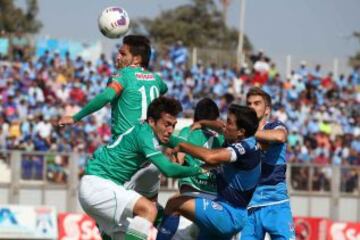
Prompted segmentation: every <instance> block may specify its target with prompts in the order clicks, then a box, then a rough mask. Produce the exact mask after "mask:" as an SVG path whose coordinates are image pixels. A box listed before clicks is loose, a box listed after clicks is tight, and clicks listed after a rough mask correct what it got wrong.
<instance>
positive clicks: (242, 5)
mask: <svg viewBox="0 0 360 240" xmlns="http://www.w3.org/2000/svg"><path fill="white" fill-rule="evenodd" d="M244 20H245V0H240V23H239V39H238V48H237V56H236V61H237V66H239V67H241V66H242V65H243V60H244V57H243V55H244V53H243V50H244V49H243V48H244Z"/></svg>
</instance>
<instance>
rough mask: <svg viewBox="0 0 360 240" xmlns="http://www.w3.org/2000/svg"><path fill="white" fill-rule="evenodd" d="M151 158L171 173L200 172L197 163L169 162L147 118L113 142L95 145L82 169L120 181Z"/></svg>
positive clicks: (119, 182) (174, 174)
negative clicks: (195, 165) (193, 164)
mask: <svg viewBox="0 0 360 240" xmlns="http://www.w3.org/2000/svg"><path fill="white" fill-rule="evenodd" d="M150 162H153V163H154V164H155V165H156V167H158V168H159V170H160V171H161V172H162V173H164V174H165V175H168V176H170V177H187V176H193V175H198V174H199V173H201V168H199V167H194V166H191V167H186V166H181V165H178V164H174V163H171V162H170V160H169V159H167V158H166V157H165V156H164V154H163V153H162V152H161V150H160V144H159V142H158V139H157V138H156V136H155V133H154V131H153V129H152V128H151V126H150V125H149V124H148V123H147V122H140V123H137V124H135V125H134V126H133V127H131V128H129V129H128V130H126V131H125V132H124V133H123V134H121V135H119V136H118V137H117V138H116V139H114V141H113V142H112V143H110V144H108V145H105V146H102V147H100V148H98V149H97V150H96V151H95V152H94V154H93V157H92V158H91V159H90V160H89V161H88V162H87V164H86V168H85V173H86V174H88V175H95V176H99V177H102V178H105V179H109V180H111V181H113V182H115V183H117V184H120V185H123V184H124V183H125V182H128V181H129V180H130V179H131V177H132V176H133V175H134V174H135V173H136V172H137V171H138V170H139V169H141V168H142V167H145V166H147V165H148V164H149V163H150Z"/></svg>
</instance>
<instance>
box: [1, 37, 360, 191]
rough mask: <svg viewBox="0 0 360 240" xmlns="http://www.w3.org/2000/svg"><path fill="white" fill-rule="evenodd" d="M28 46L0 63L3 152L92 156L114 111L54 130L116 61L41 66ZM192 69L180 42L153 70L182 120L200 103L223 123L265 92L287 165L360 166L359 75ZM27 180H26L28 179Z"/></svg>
mask: <svg viewBox="0 0 360 240" xmlns="http://www.w3.org/2000/svg"><path fill="white" fill-rule="evenodd" d="M19 42H20V43H21V41H19ZM23 44H24V43H21V44H18V46H17V48H16V49H15V50H14V51H13V54H11V55H12V56H11V58H7V57H6V56H5V57H3V60H2V61H1V62H0V103H1V105H0V150H6V149H7V150H11V149H21V150H26V151H53V152H71V151H75V152H78V153H80V154H81V153H84V154H90V153H92V152H93V151H94V150H95V148H96V147H97V146H99V145H100V144H102V143H105V142H107V141H108V140H109V139H110V129H109V125H108V123H109V120H110V109H109V107H105V108H103V109H102V110H100V111H98V112H97V113H95V114H93V115H92V116H89V117H87V118H85V119H84V120H83V121H80V122H79V123H77V124H76V125H74V126H73V127H68V128H57V127H56V126H55V123H56V122H57V120H58V119H59V117H60V116H64V115H72V114H74V113H76V112H77V111H78V110H79V109H81V107H82V106H84V104H86V103H87V102H88V101H89V100H90V99H92V98H93V97H94V96H95V95H96V94H98V93H99V92H100V91H101V90H102V89H104V88H105V87H106V83H107V82H108V80H109V78H110V77H111V75H112V73H113V72H114V71H115V68H114V64H113V58H112V59H111V58H110V59H109V58H107V57H106V56H105V55H101V57H100V58H99V59H98V60H97V61H96V62H89V61H85V60H84V59H82V58H81V57H75V56H70V54H66V56H65V57H61V56H60V54H59V53H57V52H49V51H46V52H45V53H44V54H43V55H42V56H40V57H38V58H35V57H34V56H31V55H30V57H29V56H28V57H26V56H27V55H26V54H23V52H26V51H25V50H24V49H22V48H21V46H24V45H23ZM19 46H20V47H19ZM73 57H75V58H73ZM189 65H190V64H189V59H188V52H187V49H186V47H184V46H183V45H182V43H181V42H177V43H176V44H174V46H173V47H172V48H170V49H169V51H168V53H167V54H165V55H164V56H161V57H157V58H154V61H153V65H152V69H153V70H154V71H156V72H158V73H159V74H160V75H161V76H162V77H163V79H164V80H165V81H166V83H167V85H168V87H169V92H168V95H170V96H173V97H175V98H177V99H179V100H180V101H181V103H182V105H183V108H184V113H183V117H191V115H192V112H193V108H194V106H195V104H196V102H197V101H198V100H199V99H201V98H202V97H205V96H207V97H212V98H213V99H215V100H216V102H217V103H218V105H219V108H220V111H221V115H222V117H223V118H225V117H226V112H227V108H228V106H229V104H230V103H231V102H238V103H242V104H244V103H245V99H244V98H245V94H246V92H247V90H248V89H249V88H250V87H252V86H260V87H262V88H263V89H264V90H265V91H267V92H268V93H269V94H270V95H271V96H272V101H273V114H272V118H273V119H279V120H281V121H283V122H285V123H286V125H287V127H288V132H289V136H288V151H287V155H288V156H287V157H288V161H289V162H292V163H310V162H311V163H315V164H317V165H319V166H326V165H328V164H335V165H342V166H353V165H354V166H359V165H360V157H359V156H360V108H359V103H360V68H359V67H355V68H354V69H353V71H352V72H350V73H347V74H346V75H345V74H341V75H340V76H334V75H333V74H332V73H331V72H325V70H323V69H322V68H321V66H320V65H316V66H308V65H307V63H306V62H302V63H301V65H300V66H299V67H298V68H297V69H294V70H293V71H292V72H291V74H290V75H289V76H284V75H280V73H279V72H278V70H277V68H276V65H275V63H274V62H272V61H271V59H270V58H269V57H268V56H266V55H265V54H264V53H263V52H262V51H260V52H259V53H258V54H256V55H253V56H251V57H250V58H249V59H248V64H247V66H244V67H242V68H240V69H238V68H236V67H234V66H232V65H230V64H224V65H222V66H218V65H217V64H215V63H213V64H209V65H205V64H203V63H202V62H201V61H198V63H197V64H196V65H194V66H189ZM58 161H60V160H58ZM61 161H65V160H61ZM26 163H27V162H25V163H24V164H25V165H26ZM301 174H305V175H306V173H301ZM307 174H308V173H307ZM35 175H36V174H35ZM320 175H326V177H327V178H329V173H328V172H326V171H323V170H322V169H319V174H317V175H316V176H320ZM330 175H331V173H330ZM23 176H24V178H27V177H28V176H29V173H24V175H23ZM344 176H348V177H345V178H346V179H344V181H348V180H351V181H354V178H355V179H357V177H358V176H359V171H357V172H355V174H354V173H352V172H351V173H349V174H344ZM354 176H355V177H354ZM48 177H49V176H48ZM330 177H331V176H330ZM347 178H348V179H347ZM296 184H297V185H301V184H300V183H296ZM296 184H295V185H296ZM314 184H315V183H314ZM323 185H326V184H323ZM324 188H325V187H324ZM326 188H327V187H326Z"/></svg>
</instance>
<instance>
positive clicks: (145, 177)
mask: <svg viewBox="0 0 360 240" xmlns="http://www.w3.org/2000/svg"><path fill="white" fill-rule="evenodd" d="M124 187H125V188H126V189H131V190H134V191H136V192H137V193H140V194H141V195H142V196H144V197H146V198H153V197H154V196H156V194H158V193H159V189H160V171H159V169H158V168H157V167H156V166H155V165H154V164H150V165H149V166H146V167H144V168H142V169H140V170H139V171H137V172H136V173H135V174H134V176H132V178H131V180H130V181H129V182H127V183H125V184H124Z"/></svg>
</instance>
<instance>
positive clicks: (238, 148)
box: [235, 143, 245, 155]
mask: <svg viewBox="0 0 360 240" xmlns="http://www.w3.org/2000/svg"><path fill="white" fill-rule="evenodd" d="M235 148H236V149H237V150H238V151H239V153H240V154H241V155H244V154H245V148H244V147H243V145H241V143H237V144H235Z"/></svg>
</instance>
